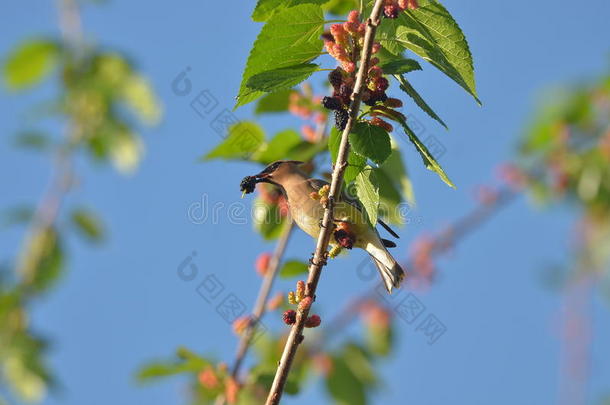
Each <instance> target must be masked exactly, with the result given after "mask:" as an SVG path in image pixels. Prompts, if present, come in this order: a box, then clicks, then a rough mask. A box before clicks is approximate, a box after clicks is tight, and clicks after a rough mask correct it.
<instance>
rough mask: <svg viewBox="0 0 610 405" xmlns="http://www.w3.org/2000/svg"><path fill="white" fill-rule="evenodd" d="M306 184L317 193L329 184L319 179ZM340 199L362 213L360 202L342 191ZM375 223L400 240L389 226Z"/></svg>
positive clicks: (309, 180)
mask: <svg viewBox="0 0 610 405" xmlns="http://www.w3.org/2000/svg"><path fill="white" fill-rule="evenodd" d="M307 182H308V183H309V185H310V186H311V188H313V189H314V190H315V191H318V190H320V189H321V188H322V187H324V186H326V185H329V183H328V182H327V181H325V180H321V179H307ZM341 199H342V200H343V201H345V202H346V203H348V204H349V205H351V206H352V207H355V208H356V209H358V210H359V211H360V212H362V211H363V208H362V205H361V204H360V201H358V200H357V199H356V198H352V197H351V196H350V195H348V194H346V193H345V190H343V191H342V192H341ZM377 222H379V225H381V226H382V227H383V228H384V229H385V230H386V231H388V233H389V234H390V235H392V236H393V237H395V238H397V239H400V236H398V234H397V233H396V232H394V230H393V229H392V228H390V226H389V225H388V224H386V223H385V222H383V221H382V220H381V219H378V220H377Z"/></svg>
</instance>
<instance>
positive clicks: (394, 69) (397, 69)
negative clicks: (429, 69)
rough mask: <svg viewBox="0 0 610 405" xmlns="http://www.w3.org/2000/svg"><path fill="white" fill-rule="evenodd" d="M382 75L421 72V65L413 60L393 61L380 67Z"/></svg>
mask: <svg viewBox="0 0 610 405" xmlns="http://www.w3.org/2000/svg"><path fill="white" fill-rule="evenodd" d="M381 69H382V70H383V73H384V74H387V75H399V74H404V73H409V72H413V71H414V70H422V69H421V65H420V64H419V62H417V61H416V60H414V59H395V60H390V61H389V62H387V63H384V64H382V65H381Z"/></svg>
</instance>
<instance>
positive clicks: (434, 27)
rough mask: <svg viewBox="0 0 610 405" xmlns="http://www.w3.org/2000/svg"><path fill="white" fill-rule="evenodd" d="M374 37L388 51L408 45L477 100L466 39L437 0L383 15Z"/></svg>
mask: <svg viewBox="0 0 610 405" xmlns="http://www.w3.org/2000/svg"><path fill="white" fill-rule="evenodd" d="M378 38H379V41H380V42H381V44H382V45H383V46H384V47H386V48H387V49H388V50H389V51H390V52H392V53H394V54H395V55H399V54H400V53H401V52H402V51H403V49H409V50H411V51H413V52H415V53H416V54H417V55H419V56H421V57H422V58H423V59H424V60H426V61H428V62H430V63H431V64H432V65H433V66H435V67H436V68H437V69H439V70H440V71H441V72H443V73H445V74H446V75H447V76H449V77H450V78H451V79H453V80H454V81H455V82H456V83H457V84H459V85H460V86H461V87H462V88H464V89H465V90H466V91H467V92H468V93H470V94H471V95H472V96H473V97H474V98H475V100H476V101H477V103H479V104H480V103H481V102H480V100H479V99H478V97H477V94H476V88H475V81H474V66H473V62H472V54H471V53H470V49H469V47H468V42H467V41H466V38H465V36H464V33H463V32H462V30H461V29H460V27H459V25H458V24H457V23H456V22H455V20H454V19H453V17H452V16H451V14H449V12H448V11H447V10H446V9H445V8H444V7H443V6H442V5H441V4H440V3H438V2H435V1H433V2H429V3H428V4H425V5H422V6H420V7H418V8H417V9H415V10H405V11H404V12H403V13H401V14H400V16H399V17H398V18H396V19H386V20H384V22H383V24H381V26H380V27H379V30H378Z"/></svg>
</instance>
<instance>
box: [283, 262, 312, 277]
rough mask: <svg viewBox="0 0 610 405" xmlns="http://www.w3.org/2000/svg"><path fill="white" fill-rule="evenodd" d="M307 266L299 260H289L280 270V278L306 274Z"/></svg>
mask: <svg viewBox="0 0 610 405" xmlns="http://www.w3.org/2000/svg"><path fill="white" fill-rule="evenodd" d="M308 269H309V266H308V265H307V263H303V262H302V261H299V260H289V261H287V262H286V263H284V265H283V266H282V269H281V270H280V277H281V278H291V277H296V276H300V275H301V274H307V271H308Z"/></svg>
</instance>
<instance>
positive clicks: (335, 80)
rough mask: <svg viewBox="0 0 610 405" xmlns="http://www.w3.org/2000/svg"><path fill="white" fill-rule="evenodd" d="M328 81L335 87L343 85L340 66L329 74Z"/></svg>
mask: <svg viewBox="0 0 610 405" xmlns="http://www.w3.org/2000/svg"><path fill="white" fill-rule="evenodd" d="M328 81H329V82H330V84H331V85H332V86H333V87H334V88H335V89H338V88H339V87H341V83H343V75H342V74H341V71H340V70H339V68H337V69H335V70H333V71H332V72H330V73H329V74H328Z"/></svg>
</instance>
